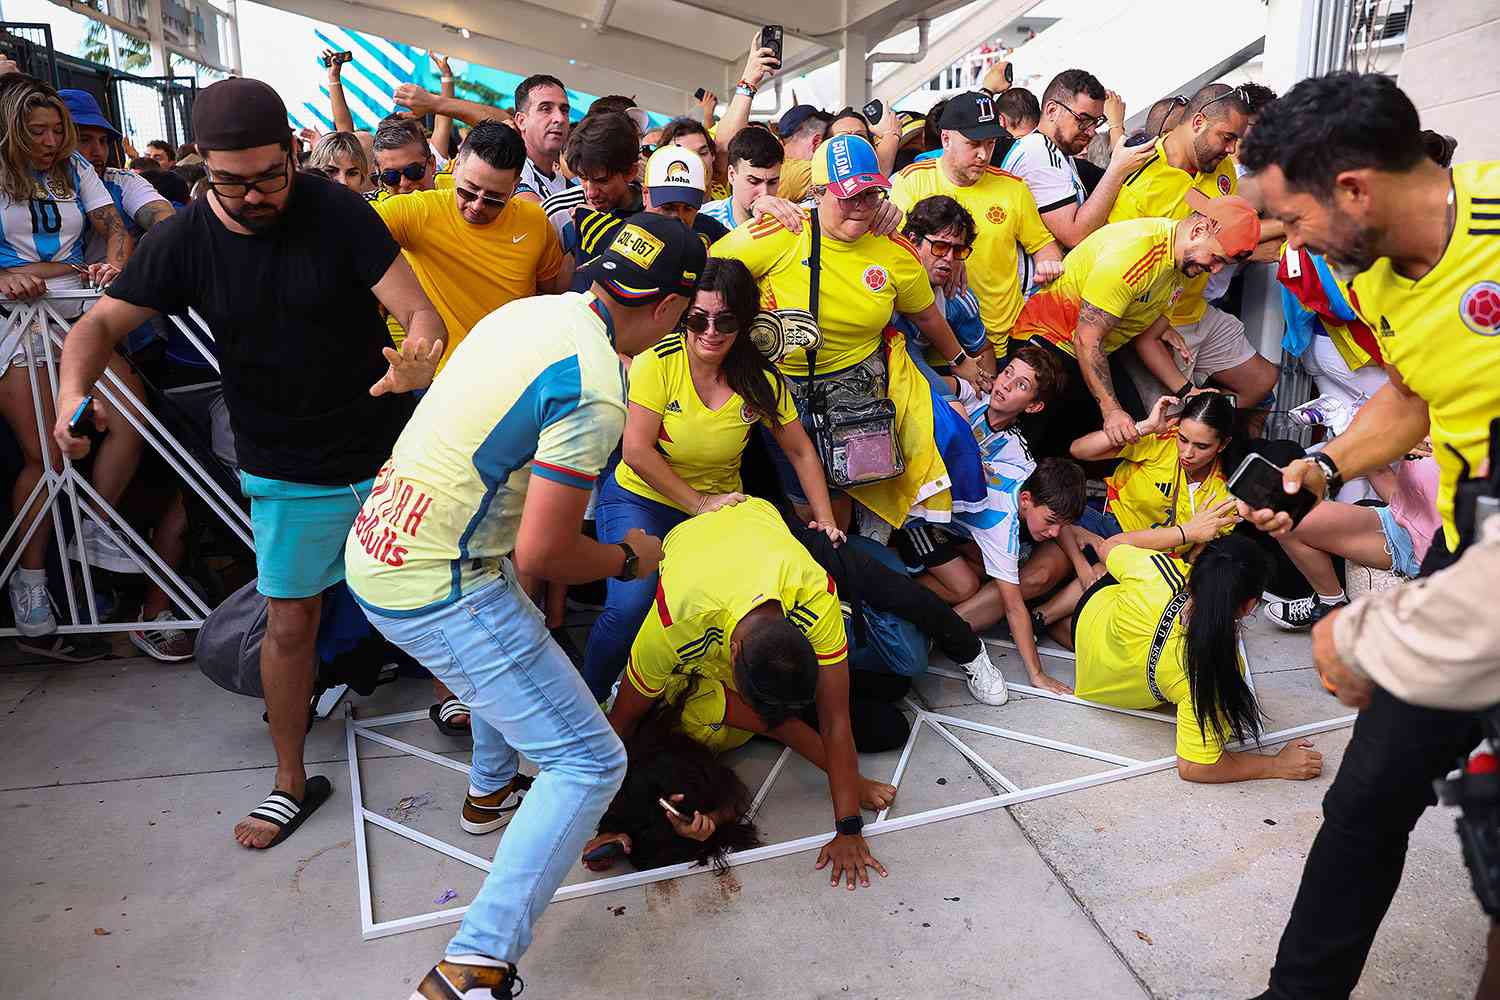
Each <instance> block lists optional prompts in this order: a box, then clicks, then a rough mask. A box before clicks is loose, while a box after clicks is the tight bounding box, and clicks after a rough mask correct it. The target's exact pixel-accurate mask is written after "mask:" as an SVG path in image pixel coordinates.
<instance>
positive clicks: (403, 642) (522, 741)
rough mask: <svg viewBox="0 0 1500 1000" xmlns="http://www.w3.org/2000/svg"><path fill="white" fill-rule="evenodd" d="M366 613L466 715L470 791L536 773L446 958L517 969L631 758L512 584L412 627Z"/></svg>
mask: <svg viewBox="0 0 1500 1000" xmlns="http://www.w3.org/2000/svg"><path fill="white" fill-rule="evenodd" d="M365 615H366V616H367V617H368V618H369V619H370V623H371V624H373V625H374V626H375V627H376V628H377V629H379V630H380V632H381V634H382V635H384V636H385V637H386V638H387V639H389V640H390V641H391V642H393V643H395V644H396V645H398V646H400V647H401V648H402V649H404V650H406V652H408V653H410V654H411V655H412V656H413V657H415V658H416V659H417V660H418V661H420V662H421V664H422V666H424V667H426V668H427V669H428V670H430V671H432V674H433V676H434V677H436V678H437V679H438V680H440V681H442V682H443V683H444V684H446V685H448V687H449V689H450V690H452V691H453V693H454V694H456V695H457V696H458V697H459V699H460V700H462V701H463V703H464V704H465V705H467V706H469V712H470V726H469V728H470V730H471V731H472V733H473V736H474V760H473V763H472V764H471V765H470V767H469V783H470V784H471V785H472V786H473V789H474V791H476V792H480V793H483V794H489V793H490V792H494V791H498V790H499V789H500V788H501V787H502V786H504V785H505V783H506V782H507V781H509V780H510V779H511V778H512V777H514V776H515V773H516V763H517V756H516V754H517V751H519V752H521V753H524V754H525V755H526V758H527V759H528V760H530V761H531V762H532V763H534V764H536V765H537V767H538V768H539V769H540V773H539V774H538V775H537V776H536V781H535V783H534V784H533V785H532V786H531V791H529V792H528V793H526V798H525V799H524V801H523V802H522V803H521V808H520V809H518V810H516V814H515V818H514V819H512V820H511V821H510V825H509V826H507V827H506V828H505V833H504V836H502V837H501V838H500V847H499V849H498V850H497V851H496V852H495V863H494V867H493V868H492V869H491V870H490V874H489V877H488V878H486V879H485V880H484V885H483V886H482V887H481V888H480V890H479V895H477V896H476V897H474V901H473V902H472V903H470V904H469V911H468V913H466V914H465V915H464V922H463V924H462V925H461V926H460V927H459V929H458V933H457V934H455V935H454V936H453V940H452V941H450V942H449V943H448V954H449V955H472V954H479V955H488V956H490V957H492V958H498V959H500V960H501V961H504V962H510V963H512V964H514V963H516V962H518V961H520V958H521V955H522V954H523V953H525V951H526V948H527V947H528V946H529V945H530V944H531V928H532V925H533V924H535V923H536V921H537V918H539V917H540V916H541V915H542V911H543V910H545V909H546V908H547V903H548V902H550V901H551V899H552V894H553V893H554V892H555V891H557V887H558V886H559V885H561V884H562V880H563V879H564V878H565V877H566V876H567V874H568V870H569V869H570V868H572V867H573V865H574V863H575V862H577V860H578V856H579V855H580V854H581V853H582V852H583V845H584V844H585V843H586V842H587V841H588V839H589V838H590V837H592V836H593V835H594V832H595V828H596V827H597V825H598V823H599V817H600V816H603V815H604V810H605V809H606V808H607V807H608V806H609V803H610V800H611V799H613V798H614V795H615V792H616V791H618V790H619V788H620V782H621V781H623V780H624V779H625V748H624V747H623V746H622V745H621V743H620V739H619V737H617V736H616V735H615V731H614V730H613V729H611V728H610V725H609V722H608V721H606V720H605V718H604V713H602V712H601V711H599V703H598V702H597V701H595V700H594V696H593V695H591V694H589V689H588V688H587V687H586V686H585V685H584V683H583V678H582V677H580V676H579V674H578V670H577V669H576V668H575V667H574V666H573V663H572V661H571V660H569V659H568V657H567V655H566V654H565V653H563V651H562V650H561V649H559V648H558V646H557V643H556V642H554V641H553V639H552V637H551V636H550V635H549V634H548V633H547V627H546V624H545V622H544V621H543V618H542V614H541V612H540V611H538V610H537V608H536V606H535V605H533V604H532V603H531V601H530V600H529V599H528V598H527V597H526V595H525V593H523V592H522V591H521V589H520V587H518V586H517V585H516V584H515V583H514V582H513V581H512V580H511V579H509V578H507V577H501V578H500V579H499V580H497V581H495V582H494V583H492V584H489V585H488V586H485V587H482V588H480V589H479V590H476V591H475V592H474V593H472V594H470V595H468V596H467V597H462V598H460V599H459V600H458V601H456V602H454V603H453V604H450V605H448V606H447V607H444V608H441V609H439V610H437V611H431V612H427V613H424V614H421V615H416V616H413V617H407V618H401V617H394V616H388V615H383V614H381V613H379V612H377V611H373V610H371V609H370V608H368V607H366V608H365Z"/></svg>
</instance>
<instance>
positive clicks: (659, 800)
mask: <svg viewBox="0 0 1500 1000" xmlns="http://www.w3.org/2000/svg"><path fill="white" fill-rule="evenodd" d="M656 803H657V805H659V806H661V807H662V808H663V809H665V810H666V811H667V812H669V813H671V814H672V815H673V816H676V817H677V818H678V819H680V820H682V821H683V822H684V823H691V822H692V821H693V818H692V817H691V816H684V815H683V814H682V812H681V811H680V810H679V809H678V808H677V807H676V806H674V805H673V804H672V803H670V802H668V801H667V800H666V799H665V798H662V797H660V796H658V797H657V800H656Z"/></svg>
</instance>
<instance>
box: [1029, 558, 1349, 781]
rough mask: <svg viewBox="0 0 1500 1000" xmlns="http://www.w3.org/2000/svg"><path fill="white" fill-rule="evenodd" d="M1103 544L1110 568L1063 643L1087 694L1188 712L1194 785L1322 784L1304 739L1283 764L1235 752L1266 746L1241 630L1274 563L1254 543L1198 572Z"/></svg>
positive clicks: (1188, 758) (1181, 745) (1069, 624)
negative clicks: (1236, 745)
mask: <svg viewBox="0 0 1500 1000" xmlns="http://www.w3.org/2000/svg"><path fill="white" fill-rule="evenodd" d="M1134 534H1135V533H1129V534H1123V535H1116V536H1115V537H1113V538H1110V539H1107V540H1105V541H1104V542H1102V543H1101V544H1100V546H1099V552H1100V555H1102V556H1103V557H1104V562H1105V566H1106V567H1107V569H1108V572H1107V573H1105V575H1103V576H1102V577H1100V578H1099V579H1098V580H1097V581H1096V582H1095V583H1094V584H1093V586H1091V587H1090V588H1089V589H1088V590H1087V591H1086V592H1084V593H1083V594H1082V596H1081V597H1078V598H1077V604H1076V605H1075V607H1074V609H1073V612H1072V614H1071V615H1067V616H1065V617H1062V618H1060V619H1059V621H1058V623H1057V626H1059V627H1054V629H1053V636H1054V638H1056V639H1057V640H1058V641H1059V642H1063V643H1065V644H1067V645H1070V646H1072V648H1073V649H1074V651H1075V653H1076V656H1077V666H1078V673H1077V678H1076V680H1075V682H1074V687H1075V689H1076V691H1077V694H1078V697H1080V698H1084V699H1087V700H1089V701H1097V702H1100V703H1102V704H1105V705H1115V706H1118V707H1120V708H1154V707H1156V706H1157V705H1160V704H1163V703H1170V704H1173V705H1175V706H1177V774H1178V776H1179V777H1181V778H1183V779H1184V780H1186V781H1203V782H1225V781H1247V780H1250V779H1252V778H1288V779H1292V780H1299V781H1300V780H1305V779H1307V778H1316V777H1317V776H1318V774H1319V772H1320V771H1321V770H1322V769H1323V757H1322V755H1321V754H1319V753H1317V752H1316V751H1314V750H1313V749H1312V744H1311V743H1309V742H1307V741H1305V740H1297V741H1294V742H1292V743H1288V744H1287V745H1286V746H1285V747H1283V748H1282V750H1281V752H1280V753H1278V754H1276V755H1275V756H1269V755H1266V754H1258V753H1248V752H1245V753H1237V752H1234V751H1231V750H1227V749H1225V744H1227V743H1228V742H1230V740H1243V741H1246V742H1255V743H1257V744H1258V743H1259V741H1260V735H1261V711H1260V706H1259V704H1257V702H1256V699H1255V694H1254V692H1252V691H1251V690H1250V687H1249V685H1248V684H1247V683H1246V682H1245V678H1244V670H1245V665H1244V664H1243V663H1242V662H1241V661H1240V657H1239V648H1238V646H1239V643H1238V633H1239V628H1240V623H1241V622H1242V621H1243V620H1244V618H1245V616H1246V615H1248V614H1250V612H1251V611H1253V610H1255V606H1256V604H1257V603H1258V602H1259V600H1260V593H1261V591H1262V590H1264V589H1265V585H1266V579H1267V577H1268V575H1269V573H1270V566H1269V564H1268V563H1267V561H1266V558H1265V556H1264V555H1263V554H1262V553H1261V551H1260V548H1259V547H1258V546H1257V545H1256V544H1255V543H1254V542H1252V541H1251V540H1249V539H1248V538H1243V537H1240V536H1238V535H1226V536H1224V537H1222V538H1215V539H1213V540H1212V541H1210V542H1208V543H1207V544H1206V545H1204V546H1203V549H1202V551H1201V552H1200V553H1199V555H1198V557H1197V559H1196V560H1195V561H1194V563H1193V565H1192V567H1191V572H1189V566H1188V565H1187V564H1186V563H1184V562H1182V561H1181V560H1179V559H1176V558H1174V557H1172V556H1171V555H1169V554H1168V553H1165V552H1153V551H1150V550H1149V549H1145V548H1138V547H1136V546H1135V545H1134V544H1132V541H1133V537H1134Z"/></svg>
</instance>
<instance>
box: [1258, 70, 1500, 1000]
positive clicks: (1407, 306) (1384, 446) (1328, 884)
mask: <svg viewBox="0 0 1500 1000" xmlns="http://www.w3.org/2000/svg"><path fill="white" fill-rule="evenodd" d="M1245 166H1247V167H1248V168H1249V169H1250V170H1251V171H1252V172H1253V173H1254V175H1255V177H1256V178H1257V180H1258V181H1259V184H1260V190H1261V193H1262V195H1263V197H1264V199H1265V204H1266V210H1267V213H1268V214H1269V215H1270V216H1271V217H1272V218H1275V219H1279V220H1280V221H1281V222H1283V223H1284V224H1285V225H1286V230H1287V240H1288V242H1289V243H1290V244H1291V247H1292V248H1293V249H1294V250H1300V249H1302V248H1304V247H1305V248H1306V249H1308V250H1309V251H1311V252H1313V253H1320V254H1323V255H1325V256H1326V257H1327V259H1328V262H1329V263H1330V264H1332V265H1333V266H1334V268H1335V273H1336V274H1337V275H1338V276H1339V277H1340V278H1341V279H1342V280H1346V281H1350V285H1349V287H1350V290H1351V292H1352V294H1351V295H1350V302H1351V303H1353V305H1354V308H1355V309H1356V310H1357V311H1358V312H1359V313H1360V316H1361V318H1362V319H1363V320H1364V322H1365V323H1367V324H1368V325H1369V327H1370V329H1372V330H1374V331H1375V334H1376V336H1377V337H1378V338H1379V340H1380V349H1381V353H1382V354H1383V355H1384V357H1385V362H1386V367H1387V370H1388V371H1389V372H1390V375H1391V380H1390V382H1389V383H1388V384H1387V385H1386V386H1385V387H1383V388H1382V389H1380V391H1378V392H1377V393H1375V395H1374V396H1372V397H1371V398H1370V401H1369V402H1368V403H1366V404H1365V405H1364V406H1362V407H1361V408H1360V410H1359V413H1358V415H1357V416H1356V417H1355V419H1354V423H1353V424H1352V425H1351V426H1350V427H1349V429H1348V430H1347V431H1345V432H1344V433H1343V434H1340V435H1339V436H1338V437H1337V438H1335V439H1334V440H1333V441H1332V442H1331V443H1330V444H1329V445H1328V447H1327V448H1326V449H1325V450H1324V451H1322V452H1319V453H1318V454H1316V455H1314V456H1312V457H1311V458H1309V459H1301V460H1298V461H1296V462H1293V463H1292V464H1291V465H1289V466H1287V468H1286V470H1285V472H1284V476H1285V480H1286V482H1285V486H1286V490H1287V492H1288V493H1291V492H1294V491H1295V490H1297V489H1298V488H1300V487H1306V488H1307V489H1310V490H1312V492H1313V493H1315V494H1316V495H1318V496H1319V497H1323V498H1325V499H1326V498H1327V497H1328V496H1329V495H1331V494H1332V493H1336V492H1338V487H1339V484H1340V483H1341V482H1342V481H1343V480H1344V479H1346V478H1349V477H1353V476H1358V475H1361V474H1362V473H1364V472H1367V471H1369V470H1372V469H1374V468H1377V467H1379V466H1382V465H1386V464H1388V463H1390V462H1394V461H1398V460H1399V459H1400V458H1401V457H1402V456H1403V455H1405V454H1406V453H1407V452H1409V451H1411V450H1412V448H1413V447H1414V446H1415V445H1416V444H1417V442H1419V441H1420V440H1421V439H1422V438H1423V437H1424V436H1426V435H1427V434H1428V433H1431V435H1432V452H1433V455H1434V456H1435V457H1436V458H1437V460H1438V466H1439V468H1440V470H1441V479H1440V482H1439V489H1438V504H1437V506H1438V513H1439V514H1441V515H1442V519H1443V531H1442V533H1441V534H1440V535H1437V536H1436V537H1434V538H1433V540H1432V547H1431V549H1429V550H1428V553H1427V558H1426V559H1425V560H1424V561H1423V564H1422V576H1424V577H1425V576H1428V575H1430V574H1432V573H1435V572H1437V571H1438V570H1440V569H1442V568H1443V567H1444V566H1446V565H1447V564H1449V563H1450V562H1452V561H1453V560H1454V559H1455V558H1456V556H1457V553H1458V550H1459V548H1460V528H1461V527H1466V526H1463V525H1460V524H1458V523H1456V522H1455V518H1454V492H1455V487H1456V485H1457V482H1458V480H1459V479H1460V478H1461V477H1462V476H1464V475H1466V474H1470V475H1472V474H1473V473H1472V472H1466V470H1477V469H1478V468H1479V466H1480V465H1481V463H1482V462H1483V460H1484V457H1485V455H1486V453H1487V451H1488V445H1489V433H1490V421H1491V420H1492V419H1494V418H1495V417H1496V416H1497V415H1500V337H1497V336H1496V334H1497V333H1500V162H1495V161H1490V162H1474V163H1463V164H1459V165H1458V166H1455V167H1453V168H1452V169H1447V168H1444V167H1441V166H1439V165H1438V164H1437V163H1435V162H1433V161H1432V160H1431V159H1429V158H1428V157H1427V155H1426V153H1425V151H1424V149H1423V143H1422V133H1421V124H1420V122H1419V121H1418V118H1417V110H1416V108H1415V107H1414V106H1413V105H1412V103H1411V101H1410V100H1409V99H1408V98H1407V96H1406V95H1405V94H1403V93H1402V92H1401V91H1400V90H1399V89H1398V88H1397V87H1396V84H1395V82H1394V81H1392V80H1391V79H1390V78H1389V77H1385V76H1382V75H1380V74H1378V73H1369V74H1365V75H1358V74H1354V73H1333V74H1330V75H1328V76H1324V77H1319V78H1315V79H1310V80H1303V81H1302V82H1301V83H1299V84H1297V86H1296V87H1294V88H1292V90H1291V92H1290V93H1288V94H1287V95H1286V96H1285V97H1283V98H1281V99H1280V100H1277V101H1274V102H1272V103H1271V104H1270V105H1269V106H1268V107H1266V108H1265V109H1264V110H1263V111H1262V112H1261V117H1260V123H1259V124H1258V125H1257V126H1256V130H1255V134H1254V136H1253V138H1252V139H1251V141H1250V142H1249V143H1247V144H1246V148H1245ZM1350 279H1352V280H1350ZM1240 506H1241V513H1243V514H1245V515H1246V516H1248V517H1249V518H1250V519H1251V520H1252V521H1253V522H1255V523H1256V524H1257V525H1258V526H1259V527H1261V528H1263V529H1265V530H1267V531H1270V532H1272V533H1273V534H1278V535H1279V534H1284V533H1285V532H1286V531H1288V530H1290V528H1291V522H1290V519H1289V518H1288V517H1287V515H1286V514H1278V513H1275V512H1273V511H1269V510H1255V511H1252V510H1248V509H1246V508H1245V506H1244V504H1241V505H1240ZM1414 586H1421V584H1417V585H1414ZM1346 614H1348V612H1345V611H1336V612H1334V613H1333V614H1330V615H1328V616H1327V617H1325V618H1324V619H1323V621H1322V622H1320V623H1319V625H1318V626H1317V628H1316V629H1314V631H1313V648H1314V650H1315V651H1318V650H1320V647H1321V649H1323V650H1326V649H1328V648H1331V647H1330V646H1329V644H1330V643H1332V642H1333V641H1334V639H1335V637H1336V636H1337V637H1340V643H1339V645H1340V648H1341V649H1345V648H1347V647H1346V645H1345V643H1344V642H1343V639H1344V638H1345V636H1344V632H1343V627H1342V626H1341V625H1340V618H1341V617H1342V616H1344V615H1346ZM1325 659H1326V658H1325V657H1323V656H1322V655H1321V654H1320V661H1323V660H1325ZM1340 693H1341V694H1343V693H1344V692H1342V691H1341V692H1340ZM1369 697H1370V701H1369V704H1368V705H1367V706H1366V707H1365V708H1364V709H1363V710H1362V711H1361V712H1360V714H1359V722H1358V723H1356V724H1355V727H1354V736H1353V738H1352V739H1351V740H1350V742H1349V748H1348V749H1347V750H1346V751H1345V752H1344V761H1343V764H1342V765H1341V766H1340V767H1339V772H1338V776H1337V777H1335V778H1334V781H1333V785H1332V787H1331V788H1329V790H1328V795H1327V796H1326V797H1325V798H1324V800H1323V826H1322V829H1320V830H1319V831H1318V836H1317V839H1316V840H1314V841H1313V845H1312V850H1311V851H1309V852H1308V855H1307V867H1306V868H1305V869H1304V870H1303V873H1302V887H1301V889H1300V890H1299V891H1298V893H1297V901H1296V903H1294V904H1293V906H1292V913H1291V916H1290V918H1289V919H1288V921H1287V926H1286V930H1285V931H1284V932H1283V934H1282V936H1281V947H1280V949H1279V950H1278V951H1277V954H1276V965H1275V967H1274V968H1273V969H1272V970H1271V981H1270V989H1269V990H1268V991H1267V992H1266V993H1265V994H1264V997H1266V998H1276V1000H1290V998H1292V997H1296V998H1299V1000H1301V998H1319V1000H1321V998H1331V997H1340V998H1342V997H1347V996H1348V995H1349V992H1350V991H1351V990H1352V989H1353V988H1354V986H1355V984H1356V983H1357V982H1358V981H1359V975H1360V972H1361V970H1362V969H1363V968H1364V963H1365V958H1366V956H1367V955H1368V954H1369V951H1370V944H1371V942H1372V941H1373V940H1374V938H1375V932H1376V930H1377V929H1378V928H1379V926H1380V922H1381V920H1382V919H1384V917H1385V911H1386V909H1387V907H1389V906H1390V903H1391V897H1392V896H1394V895H1395V892H1396V886H1397V885H1398V884H1399V883H1400V881H1401V869H1402V865H1403V863H1404V861H1405V857H1406V845H1407V838H1408V836H1409V835H1410V834H1411V830H1412V827H1414V826H1415V825H1416V822H1417V819H1418V818H1419V817H1420V816H1421V815H1422V813H1423V811H1425V810H1426V809H1427V807H1428V806H1430V805H1432V804H1433V803H1434V801H1435V797H1434V795H1433V790H1432V782H1433V779H1435V778H1440V777H1442V776H1443V774H1444V773H1445V772H1447V770H1448V769H1449V768H1451V767H1453V766H1454V763H1455V761H1459V760H1461V759H1462V758H1463V757H1464V756H1465V755H1466V754H1467V753H1468V752H1469V751H1470V750H1471V749H1473V747H1474V745H1475V744H1476V743H1477V742H1478V741H1479V736H1480V731H1479V726H1478V724H1477V722H1476V720H1475V717H1474V716H1473V715H1472V714H1471V713H1465V712H1453V711H1445V710H1441V709H1433V708H1422V707H1419V706H1417V705H1413V704H1410V703H1408V702H1405V701H1402V700H1400V699H1398V698H1397V697H1395V696H1394V695H1392V694H1391V693H1389V692H1387V691H1385V690H1384V689H1382V688H1379V687H1376V688H1374V689H1373V691H1371V692H1370V695H1369Z"/></svg>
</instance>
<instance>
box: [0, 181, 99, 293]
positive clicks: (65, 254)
mask: <svg viewBox="0 0 1500 1000" xmlns="http://www.w3.org/2000/svg"><path fill="white" fill-rule="evenodd" d="M65 169H66V170H67V174H68V184H69V188H70V189H71V190H70V191H69V190H63V189H62V188H61V186H60V185H58V184H57V183H56V182H55V181H52V180H51V179H49V178H48V177H47V176H46V175H44V174H37V175H35V183H34V186H33V190H32V194H31V197H30V198H28V199H26V200H25V201H13V200H12V199H11V198H10V197H8V196H6V195H4V194H0V268H12V267H20V266H21V265H23V264H37V263H42V262H45V261H50V262H53V263H58V264H82V263H83V251H84V240H83V236H84V233H85V232H86V231H87V229H88V227H89V225H90V223H89V220H88V214H89V213H90V212H92V211H94V210H95V209H99V208H104V207H105V206H113V205H114V199H112V198H110V196H109V191H108V190H106V189H105V187H104V183H103V182H102V181H101V180H99V175H98V174H97V173H95V172H94V168H93V166H92V165H91V164H90V163H89V162H88V161H87V160H85V159H84V158H83V157H82V156H81V155H80V154H78V153H74V154H73V155H72V156H71V157H69V158H68V162H67V164H66V168H65ZM49 284H51V281H50V280H49ZM73 287H77V285H76V284H74V285H73Z"/></svg>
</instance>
